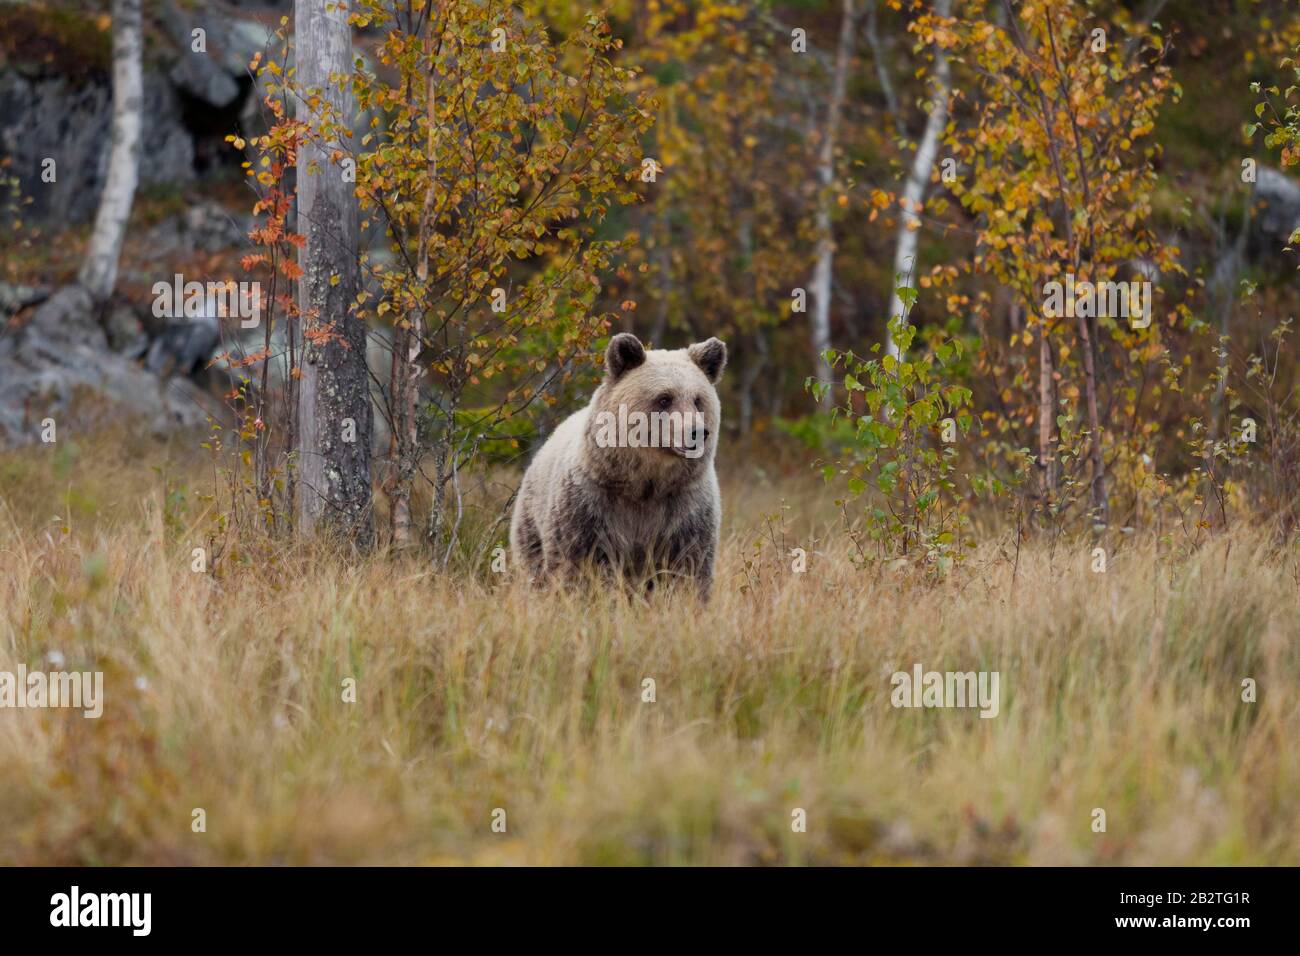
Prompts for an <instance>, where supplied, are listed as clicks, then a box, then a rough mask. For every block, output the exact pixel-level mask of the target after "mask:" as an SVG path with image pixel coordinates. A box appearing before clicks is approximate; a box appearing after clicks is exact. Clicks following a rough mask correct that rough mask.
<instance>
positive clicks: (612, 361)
mask: <svg viewBox="0 0 1300 956" xmlns="http://www.w3.org/2000/svg"><path fill="white" fill-rule="evenodd" d="M726 364H727V347H726V345H724V344H723V343H722V342H720V341H719V340H718V339H716V338H711V339H709V340H708V341H706V342H698V343H696V344H695V345H692V346H690V347H689V348H684V349H675V350H670V351H669V350H652V351H649V352H647V351H646V349H645V347H644V346H643V345H642V344H641V342H640V341H639V340H638V339H637V337H636V336H635V335H631V334H629V333H626V332H624V333H620V334H619V335H615V336H614V337H613V338H612V339H610V342H609V347H608V348H607V349H606V350H605V379H604V381H603V382H602V383H601V385H600V387H599V388H597V389H596V392H595V394H594V395H593V396H592V398H591V403H590V404H589V405H588V406H587V407H586V408H584V409H583V410H582V411H580V412H576V413H575V414H573V415H570V416H569V417H568V418H567V419H565V420H564V422H563V423H562V424H561V425H560V426H559V428H557V429H556V430H555V432H554V433H553V434H552V435H551V436H550V438H549V439H548V440H547V441H546V443H545V444H544V445H543V446H542V449H541V451H539V452H538V453H537V456H536V457H535V458H534V459H533V462H532V464H531V465H529V467H528V470H527V471H526V472H525V473H524V480H523V483H522V484H521V485H520V487H519V495H518V498H517V499H516V501H515V510H514V514H513V516H512V517H511V521H510V549H511V555H512V557H513V560H514V565H515V567H516V568H522V569H524V570H525V571H526V573H527V574H528V577H529V579H530V580H532V581H533V582H537V583H540V582H544V581H548V580H551V579H552V578H555V577H559V578H560V579H562V580H564V579H568V580H572V579H573V577H574V576H575V573H576V572H578V571H579V569H581V568H583V567H585V566H595V567H597V568H600V569H602V570H606V571H608V572H611V573H613V574H615V575H618V576H620V577H622V578H623V579H624V580H625V581H627V582H628V583H629V584H631V585H633V586H642V585H644V586H646V587H648V588H653V587H654V586H655V584H656V582H662V581H665V580H686V581H689V582H693V583H694V585H695V587H696V589H697V590H698V593H699V595H700V596H701V597H702V598H706V599H707V597H708V596H709V590H710V587H711V585H712V583H713V562H714V557H715V554H716V551H717V547H718V531H719V527H720V523H721V517H722V499H721V496H720V494H719V492H718V478H717V475H716V473H715V472H714V469H713V458H714V453H715V451H716V450H717V446H718V427H719V424H720V421H721V414H722V408H721V405H720V403H719V402H718V393H717V390H716V388H715V387H714V386H715V385H716V384H717V382H718V379H719V377H720V376H721V375H722V369H723V367H724V366H725V365H726Z"/></svg>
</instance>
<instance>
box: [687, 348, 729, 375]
mask: <svg viewBox="0 0 1300 956" xmlns="http://www.w3.org/2000/svg"><path fill="white" fill-rule="evenodd" d="M686 354H688V355H689V356H690V357H691V361H692V362H694V363H695V364H696V365H698V366H699V367H700V369H701V370H702V371H703V372H704V374H705V376H707V378H708V380H709V381H710V382H712V383H713V384H715V385H716V384H717V383H718V379H720V378H721V377H722V370H723V369H724V368H725V367H726V365H727V346H726V345H724V344H723V343H722V342H721V341H719V340H718V339H709V340H708V341H707V342H696V343H695V344H694V345H692V346H691V347H690V348H688V349H687V350H686Z"/></svg>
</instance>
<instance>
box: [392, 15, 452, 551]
mask: <svg viewBox="0 0 1300 956" xmlns="http://www.w3.org/2000/svg"><path fill="white" fill-rule="evenodd" d="M426 53H427V55H428V57H429V74H428V77H427V79H426V81H425V84H426V85H425V120H426V122H427V123H428V141H427V145H426V150H427V162H428V171H427V175H428V177H429V183H428V186H427V187H426V188H425V191H424V205H423V206H422V207H421V209H420V227H419V228H420V232H419V236H418V237H417V239H416V253H415V256H416V265H415V276H416V278H417V279H418V280H419V281H420V285H421V286H423V285H424V284H425V283H426V282H427V281H428V279H429V245H430V243H431V242H432V240H433V234H434V230H435V229H436V227H437V223H436V222H435V221H434V218H433V213H434V200H435V196H436V189H437V185H438V153H437V146H438V143H437V138H436V132H437V121H438V115H437V110H436V109H435V106H436V101H435V100H434V96H435V95H436V94H437V76H436V74H435V72H434V65H433V44H432V41H430V42H429V43H427V44H426ZM423 342H424V319H423V315H422V313H420V312H415V313H414V314H412V315H410V316H408V317H407V318H406V320H405V321H404V322H399V323H398V326H397V328H396V329H395V330H394V335H393V380H392V386H391V388H392V396H393V402H394V403H395V408H396V413H395V414H394V417H393V440H392V445H391V451H392V454H393V458H394V462H395V466H396V469H397V472H396V476H395V478H394V480H393V483H392V488H391V491H390V492H389V495H388V498H389V502H390V507H391V511H390V515H391V520H390V528H391V531H392V535H393V548H394V550H397V551H405V550H407V549H409V548H411V547H413V546H414V544H415V538H414V535H413V533H412V528H413V523H412V520H411V485H412V484H413V483H414V481H415V473H416V471H417V470H418V468H419V464H420V451H421V449H420V429H419V419H418V418H417V411H418V408H419V399H420V378H421V377H422V375H423V370H422V369H421V367H420V363H419V358H420V353H421V351H422V349H423ZM442 477H443V476H442V471H441V469H439V472H438V482H439V484H438V487H437V488H435V489H434V493H435V494H434V497H435V509H437V508H440V507H441V498H440V494H441V492H442V484H441V482H442ZM430 519H431V522H430V526H431V528H432V527H436V525H437V522H438V521H440V520H441V515H440V514H438V513H435V514H432V515H430Z"/></svg>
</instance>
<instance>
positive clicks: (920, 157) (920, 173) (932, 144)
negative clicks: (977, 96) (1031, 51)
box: [885, 0, 952, 358]
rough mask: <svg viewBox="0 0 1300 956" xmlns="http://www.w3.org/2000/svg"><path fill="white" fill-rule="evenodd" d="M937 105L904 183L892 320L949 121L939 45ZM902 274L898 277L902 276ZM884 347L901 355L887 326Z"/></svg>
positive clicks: (910, 272) (948, 5) (941, 6)
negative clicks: (931, 175) (935, 163)
mask: <svg viewBox="0 0 1300 956" xmlns="http://www.w3.org/2000/svg"><path fill="white" fill-rule="evenodd" d="M934 11H935V13H936V14H938V15H939V16H941V17H947V16H950V15H951V14H952V0H938V2H937V3H936V4H935V6H934ZM934 80H935V83H934V93H933V95H934V105H933V106H932V107H931V108H930V115H929V116H928V117H926V120H925V132H924V133H922V134H921V142H920V143H918V144H917V147H916V155H915V156H914V157H912V168H911V169H910V170H909V171H908V174H907V180H906V182H905V183H904V184H903V196H902V201H901V203H900V205H901V206H902V207H903V212H902V218H901V220H900V222H899V224H898V239H897V241H896V243H895V245H894V271H893V274H892V275H891V276H890V285H889V316H888V317H889V318H890V319H891V320H892V319H893V318H895V317H897V316H901V315H903V314H904V312H905V311H906V307H905V306H904V305H903V300H902V298H901V297H900V296H899V294H898V288H899V286H900V285H902V286H904V287H906V288H909V289H914V288H916V245H917V241H918V239H919V237H920V231H921V219H920V216H919V215H918V214H919V213H920V212H921V208H922V206H923V205H924V203H925V192H926V189H927V187H928V186H929V185H930V173H931V172H932V171H933V169H934V160H935V156H936V155H937V154H938V152H939V137H940V136H942V135H943V131H944V128H945V127H946V126H947V125H948V94H949V93H950V92H951V91H952V72H951V70H950V69H949V67H948V57H947V55H946V54H945V53H944V52H943V48H942V47H939V46H936V47H935V52H934ZM900 276H901V277H902V278H899V277H900ZM885 349H886V351H887V352H888V353H889V354H890V355H892V356H894V357H895V358H897V357H898V354H899V349H898V343H897V342H895V341H894V336H893V335H891V334H890V332H889V329H888V326H886V329H885Z"/></svg>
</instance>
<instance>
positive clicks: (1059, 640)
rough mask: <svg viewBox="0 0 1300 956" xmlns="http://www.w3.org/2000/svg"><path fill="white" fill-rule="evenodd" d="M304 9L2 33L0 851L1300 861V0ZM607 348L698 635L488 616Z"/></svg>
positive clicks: (153, 12) (500, 607)
mask: <svg viewBox="0 0 1300 956" xmlns="http://www.w3.org/2000/svg"><path fill="white" fill-rule="evenodd" d="M297 6H298V8H299V10H300V11H301V10H310V11H311V17H312V23H313V27H312V31H313V32H311V33H310V39H306V37H308V36H309V33H308V30H307V28H306V27H305V26H300V25H299V24H298V23H297V22H296V20H295V3H292V2H287V0H282V2H268V0H261V2H246V0H227V2H218V0H202V2H199V0H142V2H141V0H111V2H110V0H102V2H101V0H26V2H24V0H0V185H3V193H0V222H2V223H3V227H2V228H0V324H2V325H3V328H2V329H0V638H3V640H0V663H4V664H5V666H9V667H10V668H11V669H12V667H14V666H16V665H17V664H18V663H26V664H28V665H30V666H32V667H35V666H37V664H38V662H40V661H42V660H44V661H47V662H53V661H60V662H62V661H66V662H68V664H69V666H78V667H86V668H90V667H94V668H98V669H103V670H105V671H106V672H107V674H108V683H109V688H110V691H111V692H112V694H113V695H114V696H112V697H110V706H109V707H108V709H107V710H106V714H105V717H104V719H103V720H101V721H84V722H75V723H74V722H72V720H71V718H65V717H64V716H63V715H62V714H60V713H57V712H47V713H45V714H42V715H41V716H40V718H39V722H37V718H35V717H33V718H31V721H32V722H19V721H8V722H6V721H0V764H2V765H3V766H5V767H6V768H8V769H7V772H6V773H4V774H0V807H3V808H4V809H5V810H6V812H5V813H4V814H3V815H4V816H5V817H6V819H7V820H10V821H12V822H13V826H12V832H11V835H12V836H13V839H12V840H7V842H6V845H5V846H4V847H0V860H3V861H5V862H14V861H18V862H31V861H40V862H51V861H53V862H78V863H87V862H89V863H101V862H224V863H230V862H248V861H260V862H476V861H482V862H502V861H507V862H508V861H525V862H586V863H591V862H595V863H609V862H614V863H624V862H650V863H662V862H714V863H766V862H832V863H839V862H855V863H856V862H944V863H954V862H955V863H970V862H985V863H987V862H998V863H1003V862H1029V863H1044V862H1050V863H1096V862H1103V863H1128V862H1136V863H1240V862H1257V863H1259V862H1263V863H1277V862H1285V863H1291V864H1294V863H1296V862H1298V861H1300V856H1297V852H1298V844H1297V842H1296V839H1295V835H1296V834H1297V833H1300V797H1297V794H1300V754H1297V751H1296V748H1295V747H1294V746H1292V745H1291V742H1292V741H1294V740H1295V739H1296V737H1297V734H1300V705H1297V703H1296V701H1297V700H1300V693H1297V691H1298V690H1300V643H1298V642H1297V640H1296V638H1297V624H1296V615H1295V607H1296V597H1297V582H1298V581H1300V561H1298V560H1297V557H1298V555H1297V548H1298V547H1300V538H1298V537H1297V530H1298V528H1297V524H1298V519H1300V510H1298V504H1297V502H1298V501H1300V495H1297V491H1298V488H1297V483H1298V482H1300V379H1298V378H1297V372H1298V369H1297V363H1296V358H1295V348H1294V339H1293V337H1292V317H1293V315H1294V314H1295V310H1296V308H1297V304H1298V303H1300V290H1298V288H1297V283H1296V269H1297V267H1298V266H1300V258H1297V251H1296V245H1295V243H1296V241H1297V240H1300V234H1298V231H1300V177H1298V176H1297V175H1296V167H1297V165H1298V164H1300V89H1297V84H1300V79H1297V77H1298V76H1300V64H1298V62H1297V61H1298V60H1300V53H1298V52H1297V49H1298V47H1300V4H1297V3H1296V2H1295V0H927V2H919V0H792V2H764V0H752V2H743V0H742V2H725V0H718V2H715V0H608V2H598V0H593V2H575V0H525V2H518V3H509V4H507V3H503V2H496V0H396V2H394V0H351V2H350V3H349V6H348V9H347V11H346V20H345V19H344V11H342V10H341V9H336V8H335V6H334V4H332V3H330V2H329V0H298V2H297ZM298 15H299V16H301V15H302V14H301V12H300V13H299V14H298ZM317 28H319V30H320V32H314V31H316V30H317ZM132 64H135V66H132ZM115 90H116V91H119V93H120V91H122V90H126V91H128V93H129V95H115ZM123 130H126V131H134V132H133V133H130V135H126V136H125V137H124V135H123V133H122V131H123ZM128 141H131V142H138V146H136V147H134V148H129V147H128V146H127V145H123V144H126V143H127V142H128ZM309 181H310V182H313V183H316V184H317V187H314V189H313V190H312V191H308V190H307V189H305V188H304V187H305V184H306V183H307V182H309ZM315 203H323V204H324V205H320V206H316V205H313V204H315ZM308 207H310V208H311V209H313V210H314V209H323V210H325V212H324V213H319V214H314V215H308V214H303V212H302V210H303V209H305V208H308ZM174 281H175V282H176V283H179V284H180V288H182V289H183V287H184V285H185V284H186V283H190V282H198V283H202V284H204V287H205V288H206V287H207V284H209V283H214V284H217V285H218V286H224V285H225V284H227V283H230V284H234V285H235V286H236V287H237V286H238V284H239V283H247V282H257V283H259V284H260V290H261V296H260V300H259V301H260V304H261V311H260V314H258V315H257V316H255V317H254V318H253V320H252V321H248V319H249V317H248V315H247V314H246V313H244V312H242V311H240V309H239V305H240V300H239V299H238V298H234V299H230V298H228V299H226V300H224V303H221V302H219V303H218V304H216V305H214V300H213V299H212V297H211V296H210V295H208V296H206V297H200V298H199V299H198V300H195V301H192V302H189V303H188V305H190V306H192V308H187V307H183V306H182V305H181V304H180V303H179V302H178V301H174V298H175V297H173V296H172V295H171V293H170V292H168V291H167V290H169V289H172V288H175V286H174V285H173V283H174ZM1072 282H1096V283H1111V282H1113V283H1125V285H1124V287H1123V288H1122V289H1121V290H1120V292H1119V293H1118V295H1117V296H1114V297H1112V298H1111V299H1110V300H1109V304H1108V305H1107V306H1106V307H1105V308H1102V309H1099V310H1094V311H1092V313H1091V314H1085V313H1083V312H1077V311H1076V310H1074V309H1067V310H1066V311H1065V312H1064V313H1063V314H1062V313H1061V312H1060V311H1059V310H1055V309H1054V308H1052V307H1051V305H1050V302H1051V299H1050V291H1051V288H1052V284H1053V283H1060V284H1062V285H1066V284H1067V283H1072ZM1129 283H1132V285H1129ZM160 289H161V290H162V291H161V292H160ZM1130 293H1131V294H1130ZM1067 295H1069V293H1067ZM1148 295H1149V298H1148ZM617 331H631V332H634V333H636V334H637V335H638V336H639V337H640V338H641V339H642V340H643V341H645V342H646V343H648V344H650V345H652V346H653V347H656V348H677V347H681V346H684V345H686V344H688V343H690V342H694V341H699V340H702V339H705V338H707V337H709V336H718V337H719V338H721V339H723V340H725V341H726V343H727V346H728V355H729V361H728V366H727V370H726V372H725V374H724V376H723V379H722V382H721V384H720V386H719V387H720V392H721V397H722V408H723V429H724V432H723V436H722V441H721V444H720V451H719V456H718V472H719V477H720V480H721V482H722V488H723V500H724V527H723V542H722V547H721V550H720V556H719V570H718V581H719V584H718V587H717V589H716V593H715V597H714V600H713V602H712V603H711V604H710V605H709V606H708V607H707V608H700V607H698V606H686V604H685V603H684V602H683V601H681V600H679V599H678V598H676V597H674V598H668V597H665V598H664V599H662V600H656V601H654V602H650V603H649V604H648V605H647V604H646V603H644V602H638V601H636V600H634V599H632V598H629V597H628V596H626V595H624V596H622V597H619V596H616V595H611V596H608V600H606V598H605V596H602V597H601V598H600V599H597V600H593V599H592V598H591V596H590V595H588V596H586V597H583V596H582V595H581V594H574V593H567V592H566V593H547V594H545V595H539V594H535V593H530V592H527V591H526V590H521V589H519V588H517V587H515V586H514V585H512V584H510V583H509V581H508V577H509V576H508V575H502V574H501V573H500V572H502V571H505V570H508V569H506V568H504V567H503V566H502V562H503V558H502V556H501V552H500V550H499V549H500V548H501V546H502V545H504V543H505V525H504V521H503V519H504V517H505V516H506V515H507V514H508V508H509V504H510V501H511V496H512V495H513V492H514V489H515V487H516V486H517V484H518V480H519V476H520V475H521V474H522V467H523V465H524V464H525V463H526V461H527V459H528V456H529V455H530V454H531V453H532V452H533V451H535V450H536V448H537V447H539V443H540V442H541V441H542V440H544V439H545V437H546V435H547V434H549V432H550V430H551V429H553V428H554V427H555V426H556V424H558V422H560V421H561V420H562V419H563V418H564V417H565V416H567V415H568V414H570V413H571V412H573V411H575V410H576V409H578V408H579V407H581V405H582V404H583V403H585V402H586V400H587V398H588V396H589V395H590V392H591V390H592V389H593V388H594V387H595V385H596V384H597V382H598V381H599V376H600V357H601V354H602V349H603V346H604V344H605V342H606V340H607V338H608V336H609V335H611V334H613V333H614V332H617ZM306 354H311V355H314V356H316V357H317V359H316V360H312V361H305V360H304V358H303V356H304V355H306ZM304 409H307V410H310V414H304ZM340 435H341V436H343V437H342V438H341V439H340V437H339V436H340ZM320 461H324V462H325V465H324V467H323V468H321V467H318V466H317V465H315V464H313V463H316V462H320ZM312 467H316V468H317V471H316V472H315V473H312V472H311V470H310V469H311V468H312ZM304 487H307V488H311V489H312V490H313V491H317V490H319V491H320V495H319V496H316V495H311V496H309V495H305V494H303V488H304ZM318 499H319V500H321V501H324V503H325V504H326V505H328V506H330V507H326V508H324V509H323V510H322V508H320V507H315V508H314V510H313V505H312V502H314V501H317V500H318ZM322 521H323V522H325V523H327V524H329V525H330V526H331V528H332V529H333V530H335V531H339V532H341V534H339V535H337V536H336V538H338V539H340V540H341V543H342V545H343V547H341V548H335V546H334V545H335V544H338V543H340V541H339V540H335V541H330V540H326V539H325V538H323V537H319V536H316V537H313V536H312V535H310V534H309V533H308V532H310V531H311V530H313V529H314V528H316V527H317V526H318V525H319V524H320V523H321V522H322ZM914 661H920V662H923V663H924V665H925V666H926V667H927V668H943V667H951V668H953V669H957V670H969V669H983V670H998V671H1000V672H1001V673H1002V680H1003V684H1002V686H1003V687H1004V688H1006V691H1005V696H1004V699H1003V706H1002V711H1001V716H1000V717H999V718H998V719H996V720H987V721H986V720H980V719H979V718H978V717H976V716H975V715H974V714H967V713H961V714H955V713H951V712H946V713H925V714H919V713H918V714H912V713H900V712H899V711H896V710H893V709H891V708H890V707H889V706H888V683H887V679H888V675H889V673H891V672H892V670H893V669H894V668H895V667H910V666H911V663H912V662H914ZM51 666H53V665H51ZM647 677H652V678H655V679H657V680H658V687H659V690H658V694H659V696H658V700H657V701H655V700H654V699H653V698H654V692H653V691H652V692H651V700H650V702H649V704H647V703H646V698H645V697H643V696H641V695H642V694H643V693H644V691H643V688H644V686H645V685H644V681H645V680H646V678H647ZM354 679H355V681H356V683H354V685H353V692H352V693H353V696H352V699H351V700H350V701H349V700H348V698H347V696H346V691H345V694H344V696H343V698H342V699H343V705H340V690H339V688H340V682H341V681H342V682H344V683H345V684H346V681H347V680H354ZM1247 685H1249V686H1247ZM1243 688H1246V689H1243ZM1257 688H1258V693H1259V696H1258V697H1256V696H1255V695H1256V692H1257ZM1247 695H1249V699H1247ZM968 718H969V719H968ZM24 720H26V717H24ZM10 771H11V772H10ZM500 807H504V808H507V809H508V811H509V814H510V819H511V821H512V822H511V829H510V831H509V833H510V836H508V837H500V836H499V835H498V834H497V833H495V832H493V831H491V830H490V829H489V819H490V814H491V812H492V811H493V810H494V808H500ZM797 807H805V808H811V812H810V816H809V820H810V821H811V822H810V826H809V828H808V830H807V831H806V832H801V833H794V832H792V831H791V828H790V823H789V821H790V816H791V812H792V808H797ZM1098 807H1101V808H1104V809H1105V810H1106V811H1107V813H1109V815H1110V817H1109V818H1110V821H1111V822H1110V829H1109V831H1107V830H1106V828H1105V826H1104V825H1103V827H1102V829H1101V830H1100V831H1099V830H1097V828H1096V826H1095V813H1094V811H1095V809H1096V808H1098ZM194 808H204V809H205V810H206V811H207V814H208V819H209V820H210V821H211V824H210V825H211V833H210V834H209V835H208V836H207V837H206V838H205V837H204V836H199V835H198V834H199V831H197V830H194V829H193V827H192V814H193V811H194Z"/></svg>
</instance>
